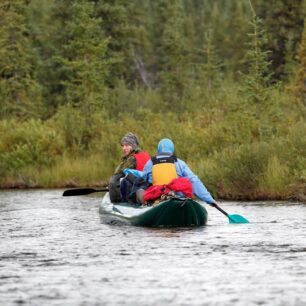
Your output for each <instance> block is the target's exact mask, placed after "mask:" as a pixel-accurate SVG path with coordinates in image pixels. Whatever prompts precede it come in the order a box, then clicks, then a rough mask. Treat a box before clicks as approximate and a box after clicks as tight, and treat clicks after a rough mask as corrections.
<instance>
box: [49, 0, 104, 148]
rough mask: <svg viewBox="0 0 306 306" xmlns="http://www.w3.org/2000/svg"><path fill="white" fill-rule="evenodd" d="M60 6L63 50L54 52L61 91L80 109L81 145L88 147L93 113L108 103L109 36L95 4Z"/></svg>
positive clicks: (82, 1) (67, 1) (64, 0)
mask: <svg viewBox="0 0 306 306" xmlns="http://www.w3.org/2000/svg"><path fill="white" fill-rule="evenodd" d="M61 3H62V4H63V5H64V6H65V7H66V10H63V11H62V10H61V9H62V7H61V6H59V7H57V10H58V11H57V16H58V18H60V17H61V18H63V29H62V36H60V41H61V42H62V47H61V51H60V52H59V53H58V54H57V55H55V56H53V58H52V60H53V63H54V65H55V66H56V65H57V66H59V67H61V69H60V70H59V76H60V79H59V80H58V81H59V83H60V85H61V86H62V90H61V92H60V93H59V94H60V95H61V98H62V99H63V102H65V104H67V103H68V104H71V105H72V106H74V107H76V108H78V109H80V110H81V112H82V114H83V117H82V119H83V122H80V124H81V125H83V126H84V128H83V133H82V140H81V145H82V148H84V149H88V146H89V143H90V140H91V132H92V129H91V127H92V121H93V115H94V113H95V111H96V110H98V109H100V110H101V109H103V108H104V107H106V87H105V80H106V78H107V74H108V64H109V61H108V59H107V58H106V52H107V39H105V38H104V36H103V33H101V25H100V20H99V19H97V18H96V17H94V4H93V3H91V2H88V1H87V0H78V1H72V0H62V1H61Z"/></svg>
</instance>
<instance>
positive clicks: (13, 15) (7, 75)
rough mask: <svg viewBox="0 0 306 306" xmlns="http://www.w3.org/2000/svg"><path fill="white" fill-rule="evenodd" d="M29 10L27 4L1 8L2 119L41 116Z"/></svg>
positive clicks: (12, 2)
mask: <svg viewBox="0 0 306 306" xmlns="http://www.w3.org/2000/svg"><path fill="white" fill-rule="evenodd" d="M26 7H27V2H26V1H23V0H3V1H1V4H0V25H1V27H0V118H4V117H7V116H17V117H22V118H29V117H33V116H34V117H36V116H40V113H41V108H40V105H41V104H40V103H41V90H40V86H39V85H38V83H37V82H36V80H35V76H34V72H35V67H34V63H35V60H34V53H33V50H32V48H31V46H32V45H31V39H30V36H29V31H28V27H27V22H26V14H25V12H26Z"/></svg>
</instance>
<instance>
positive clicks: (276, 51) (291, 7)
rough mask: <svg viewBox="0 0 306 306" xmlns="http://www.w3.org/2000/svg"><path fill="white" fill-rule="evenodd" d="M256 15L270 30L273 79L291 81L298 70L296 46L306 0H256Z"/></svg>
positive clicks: (267, 44) (299, 35) (299, 38)
mask: <svg viewBox="0 0 306 306" xmlns="http://www.w3.org/2000/svg"><path fill="white" fill-rule="evenodd" d="M253 3H254V9H255V10H256V12H257V15H258V16H259V17H260V18H261V19H262V20H263V23H264V25H265V28H266V29H267V38H268V40H267V43H266V46H267V49H269V50H270V51H271V54H270V59H271V69H272V70H273V71H274V76H273V78H274V79H277V80H279V79H281V80H288V78H289V77H290V74H291V72H292V71H293V70H294V69H295V64H296V63H295V57H296V54H297V45H298V43H299V42H300V40H301V35H302V31H303V24H304V20H305V14H306V1H305V0H282V1H280V0H271V1H265V0H253Z"/></svg>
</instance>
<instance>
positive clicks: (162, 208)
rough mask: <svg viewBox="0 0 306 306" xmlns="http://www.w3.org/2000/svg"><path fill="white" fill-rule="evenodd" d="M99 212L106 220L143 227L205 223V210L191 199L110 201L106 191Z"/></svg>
mask: <svg viewBox="0 0 306 306" xmlns="http://www.w3.org/2000/svg"><path fill="white" fill-rule="evenodd" d="M99 212H100V215H101V217H102V218H104V219H107V220H108V221H110V222H112V221H119V222H120V221H121V222H123V223H127V224H131V225H134V226H144V227H193V226H203V225H205V224H206V223H207V217H208V214H207V210H206V209H205V208H204V206H202V205H201V204H200V203H198V202H196V201H194V200H192V199H177V198H174V199H168V200H165V201H162V202H160V203H158V204H156V205H154V206H139V205H137V204H133V203H132V204H130V203H116V204H114V203H111V201H110V198H109V194H108V193H106V194H105V196H104V197H103V200H102V203H101V204H100V208H99Z"/></svg>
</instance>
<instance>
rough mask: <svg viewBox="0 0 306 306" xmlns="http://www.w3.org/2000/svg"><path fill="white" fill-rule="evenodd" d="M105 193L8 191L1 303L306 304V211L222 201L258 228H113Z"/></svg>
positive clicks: (0, 224)
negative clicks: (103, 211)
mask: <svg viewBox="0 0 306 306" xmlns="http://www.w3.org/2000/svg"><path fill="white" fill-rule="evenodd" d="M100 202H101V194H93V195H91V196H79V197H62V190H34V191H33V190H31V191H28V190H27V191H1V192H0V305H1V306H6V305H39V306H40V305H68V306H69V305H158V306H160V305H186V306H187V305H209V306H210V305H222V306H223V305H241V306H246V305H272V306H278V305H284V306H302V305H303V306H304V305H306V205H303V204H298V203H285V202H265V203H264V202H257V203H254V202H253V203H251V202H248V203H247V202H244V203H243V202H220V206H221V207H222V208H223V209H224V210H226V211H227V212H229V213H232V214H240V215H242V216H244V217H246V218H247V219H249V220H250V221H251V223H250V224H239V225H237V224H228V220H227V218H226V217H225V216H224V215H223V214H221V213H220V212H219V211H217V210H216V209H214V208H212V207H208V208H207V210H208V213H209V221H208V225H207V226H205V227H201V228H193V229H150V228H137V227H132V226H128V225H120V224H105V223H104V221H103V218H102V219H100V216H99V213H98V208H99V204H100Z"/></svg>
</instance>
